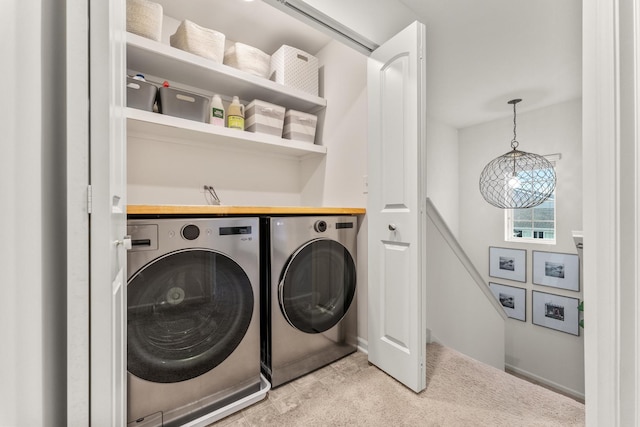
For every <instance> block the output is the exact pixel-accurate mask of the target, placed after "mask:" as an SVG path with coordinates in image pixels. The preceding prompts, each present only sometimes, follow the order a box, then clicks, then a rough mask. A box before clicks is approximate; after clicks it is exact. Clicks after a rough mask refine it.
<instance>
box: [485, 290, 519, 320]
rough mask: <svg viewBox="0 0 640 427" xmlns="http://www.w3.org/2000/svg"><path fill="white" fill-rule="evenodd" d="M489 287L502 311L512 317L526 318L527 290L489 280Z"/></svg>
mask: <svg viewBox="0 0 640 427" xmlns="http://www.w3.org/2000/svg"><path fill="white" fill-rule="evenodd" d="M489 288H490V289H491V292H492V293H493V296H495V297H496V299H497V300H498V302H499V303H500V305H501V306H502V308H503V309H504V312H505V313H506V314H507V316H508V317H510V318H512V319H517V320H521V321H523V322H526V320H527V317H526V316H527V315H526V313H527V309H526V307H527V290H526V289H523V288H516V287H515V286H507V285H501V284H499V283H491V282H489Z"/></svg>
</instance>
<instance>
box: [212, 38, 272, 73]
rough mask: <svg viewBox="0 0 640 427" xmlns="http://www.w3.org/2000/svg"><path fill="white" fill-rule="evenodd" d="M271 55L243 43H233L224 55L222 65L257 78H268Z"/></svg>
mask: <svg viewBox="0 0 640 427" xmlns="http://www.w3.org/2000/svg"><path fill="white" fill-rule="evenodd" d="M270 61H271V55H268V54H266V53H264V52H263V51H261V50H260V49H258V48H255V47H253V46H249V45H247V44H243V43H234V44H233V45H232V46H231V47H230V48H229V49H227V51H226V52H225V53H224V63H225V64H226V65H229V66H230V67H233V68H237V69H239V70H242V71H246V72H247V73H250V74H253V75H254V76H258V77H264V78H267V77H269V65H270Z"/></svg>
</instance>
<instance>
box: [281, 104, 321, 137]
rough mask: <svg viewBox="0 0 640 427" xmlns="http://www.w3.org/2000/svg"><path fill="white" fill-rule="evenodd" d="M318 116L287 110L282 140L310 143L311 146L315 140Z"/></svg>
mask: <svg viewBox="0 0 640 427" xmlns="http://www.w3.org/2000/svg"><path fill="white" fill-rule="evenodd" d="M317 123H318V116H316V115H314V114H309V113H303V112H302V111H296V110H287V112H286V114H285V115H284V133H283V135H282V137H283V138H284V139H293V140H296V141H303V142H310V143H312V144H313V142H314V141H315V138H316V125H317Z"/></svg>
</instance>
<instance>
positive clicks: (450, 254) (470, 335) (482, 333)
mask: <svg viewBox="0 0 640 427" xmlns="http://www.w3.org/2000/svg"><path fill="white" fill-rule="evenodd" d="M433 206H435V205H433ZM425 236H426V239H427V242H426V248H427V262H426V269H425V271H426V277H427V289H426V295H427V301H426V313H427V314H426V315H427V329H428V330H429V331H430V335H431V336H430V339H431V341H435V342H439V343H441V344H443V345H446V346H448V347H451V348H453V349H455V350H457V351H459V352H461V353H464V354H466V355H468V356H470V357H473V358H474V359H476V360H479V361H481V362H483V363H486V364H488V365H491V366H494V367H495V368H498V369H501V370H502V369H504V363H505V351H504V348H505V318H504V316H503V310H502V307H500V306H499V305H498V304H497V303H496V302H495V300H493V296H488V295H487V292H486V289H483V288H481V287H479V286H478V283H477V281H476V280H479V279H477V277H478V273H477V272H476V271H474V270H473V266H470V265H466V262H467V261H466V259H465V257H464V255H463V254H460V253H459V252H456V250H457V249H459V246H457V242H456V241H455V240H456V239H455V237H454V236H453V235H452V232H451V230H450V229H448V227H447V226H446V224H445V223H444V218H443V217H442V215H441V214H439V212H437V209H433V207H432V206H431V205H429V202H427V227H426V232H425ZM454 248H455V249H454ZM480 285H481V286H484V284H483V283H480ZM489 298H491V299H489Z"/></svg>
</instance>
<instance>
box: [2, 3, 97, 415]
mask: <svg viewBox="0 0 640 427" xmlns="http://www.w3.org/2000/svg"><path fill="white" fill-rule="evenodd" d="M2 8H3V11H2V14H0V27H1V28H2V35H3V42H2V43H0V56H1V57H2V58H3V65H2V67H0V77H2V80H3V81H4V82H7V84H6V88H5V89H6V90H5V93H4V96H3V103H2V106H0V128H1V129H2V138H1V141H2V142H1V145H2V156H0V194H1V195H2V201H3V209H2V211H1V212H0V220H1V221H2V224H3V225H4V232H3V243H2V245H1V247H0V269H1V270H2V277H3V280H2V292H3V293H2V297H3V305H2V310H0V324H2V350H0V425H2V426H15V425H28V426H45V425H65V424H66V420H67V418H66V280H67V272H66V246H67V240H66V232H67V230H66V213H67V211H66V206H67V193H66V161H65V159H66V150H67V146H66V108H65V92H66V73H65V53H66V50H65V46H66V43H65V37H64V33H65V14H66V4H65V3H64V2H61V1H40V0H27V1H11V0H10V1H5V2H3V4H2ZM85 19H86V17H85ZM17 82H28V84H17Z"/></svg>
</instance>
